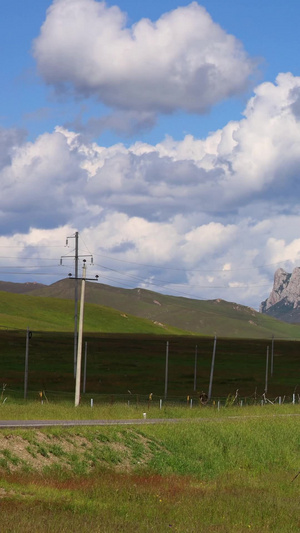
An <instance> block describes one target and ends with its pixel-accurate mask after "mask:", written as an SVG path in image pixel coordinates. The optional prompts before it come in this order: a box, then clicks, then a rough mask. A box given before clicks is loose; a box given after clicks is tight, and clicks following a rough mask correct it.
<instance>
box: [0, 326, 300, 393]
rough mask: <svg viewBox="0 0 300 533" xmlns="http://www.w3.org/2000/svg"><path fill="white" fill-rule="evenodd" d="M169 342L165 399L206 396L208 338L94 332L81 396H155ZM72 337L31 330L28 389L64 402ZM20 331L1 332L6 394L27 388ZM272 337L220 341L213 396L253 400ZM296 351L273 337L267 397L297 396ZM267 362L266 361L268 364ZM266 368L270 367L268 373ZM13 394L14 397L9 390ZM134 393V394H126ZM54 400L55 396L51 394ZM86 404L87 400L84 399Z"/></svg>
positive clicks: (69, 387)
mask: <svg viewBox="0 0 300 533" xmlns="http://www.w3.org/2000/svg"><path fill="white" fill-rule="evenodd" d="M167 339H168V342H169V371H168V391H167V392H168V397H169V398H171V397H174V396H176V397H181V398H183V399H184V398H186V397H187V396H190V397H191V398H192V397H195V395H196V397H198V392H199V391H201V390H204V391H207V390H208V386H209V380H210V371H211V359H212V351H213V342H214V341H213V338H212V337H195V336H180V335H176V336H172V335H169V336H167V337H166V336H165V335H163V336H159V335H141V334H140V335H128V334H127V335H122V334H110V335H108V334H107V335H99V334H91V333H87V334H85V335H84V343H85V342H86V343H87V380H86V396H87V398H88V399H89V398H90V397H91V396H93V397H94V398H96V396H97V395H99V396H101V395H106V396H107V395H109V396H110V397H111V399H112V401H113V396H114V395H124V397H125V396H126V395H127V396H128V398H127V399H128V401H129V400H130V401H134V402H136V401H137V396H140V395H141V396H145V397H148V395H149V394H150V393H153V398H154V399H155V400H157V401H159V397H162V396H163V395H164V391H165V360H166V342H167ZM73 341H74V339H73V334H72V333H62V332H61V333H60V332H33V336H32V338H31V339H30V343H29V375H28V390H29V393H30V394H31V392H30V391H32V394H33V396H30V397H37V395H38V391H41V390H45V391H48V392H49V399H50V398H51V391H52V392H53V394H54V395H55V394H56V395H59V394H60V395H61V398H62V399H63V398H64V399H66V398H67V397H68V395H71V394H72V393H73V391H74V375H73V359H74V353H73ZM25 344H26V332H25V331H21V332H20V331H12V330H6V331H1V332H0V387H1V386H2V383H5V384H6V385H7V388H6V392H5V395H6V396H8V397H9V398H10V396H11V395H12V396H13V395H14V394H15V397H16V395H18V394H19V395H21V396H22V393H23V392H22V391H23V387H24V360H25ZM196 345H197V376H196V378H197V380H196V393H195V391H194V366H195V350H196ZM268 346H269V349H270V359H271V339H265V340H260V339H250V340H245V339H229V338H220V339H218V340H217V348H216V359H215V371H214V380H213V387H212V396H213V397H215V398H221V397H222V398H226V397H227V396H228V395H234V394H235V392H236V389H239V395H240V397H241V398H245V397H249V398H250V397H251V398H254V395H255V394H256V395H257V399H259V398H261V395H262V394H263V391H264V388H265V375H266V352H267V347H268ZM299 362H300V353H299V342H298V341H282V340H277V339H276V338H275V342H274V357H273V375H271V373H270V371H269V377H268V395H269V397H270V398H273V399H274V398H275V397H278V396H282V397H284V396H291V395H292V394H293V393H294V392H296V394H298V393H299V392H300V391H299V385H300V383H299V382H300V374H299V371H300V365H299ZM270 363H271V360H270ZM269 370H270V368H269ZM0 390H1V389H0ZM9 390H11V391H15V392H14V393H13V392H11V393H10V392H9ZM128 391H130V392H131V394H129V393H128ZM56 399H58V396H56ZM83 399H84V398H83Z"/></svg>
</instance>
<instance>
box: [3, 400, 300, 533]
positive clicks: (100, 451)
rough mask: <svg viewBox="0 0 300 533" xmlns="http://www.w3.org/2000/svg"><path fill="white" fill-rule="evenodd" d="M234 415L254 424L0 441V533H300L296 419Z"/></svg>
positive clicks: (6, 435) (92, 431)
mask: <svg viewBox="0 0 300 533" xmlns="http://www.w3.org/2000/svg"><path fill="white" fill-rule="evenodd" d="M280 412H281V413H282V414H283V413H284V412H285V410H284V409H283V410H282V411H280ZM238 413H239V414H240V413H247V414H249V415H254V416H253V417H250V418H245V419H242V420H241V419H240V418H238V419H231V420H229V419H226V418H224V419H223V420H221V421H220V420H219V421H215V420H214V419H213V418H214V417H212V419H211V420H210V421H209V422H203V423H201V424H199V422H198V421H194V422H191V421H182V422H181V423H179V424H176V425H170V424H161V425H158V426H155V425H144V426H142V427H141V426H134V425H133V426H128V427H118V426H115V427H102V428H101V427H99V428H74V429H72V428H62V429H60V428H52V429H50V428H49V429H46V430H42V431H35V430H28V429H27V430H17V431H16V430H14V431H10V430H5V431H2V432H1V433H0V467H1V480H0V495H1V528H2V529H1V530H3V531H15V532H19V531H20V532H21V531H22V533H24V532H25V533H26V532H28V533H29V531H33V530H35V529H36V528H37V524H38V530H39V531H41V532H42V533H43V532H46V531H47V532H49V531H53V532H54V531H60V532H61V533H63V532H69V531H81V532H83V533H85V532H86V533H87V532H90V531H94V532H96V533H97V532H99V533H100V532H101V533H115V532H116V531H136V532H140V533H146V532H149V531H155V532H157V533H160V532H161V533H162V532H165V531H170V530H171V531H177V532H180V533H186V532H187V531H189V533H206V532H208V531H215V532H219V533H228V532H239V533H244V532H246V531H254V532H255V533H267V532H270V531H272V532H273V533H277V532H278V533H279V532H280V533H294V532H295V531H299V525H300V524H299V504H298V500H299V498H298V494H299V478H296V479H295V480H294V481H293V482H291V481H292V480H293V478H294V477H295V475H296V474H297V472H298V471H299V442H298V441H299V439H298V435H299V421H298V420H299V419H298V417H288V416H287V417H282V416H280V415H279V416H276V415H278V414H279V410H278V408H277V410H274V409H273V408H272V407H271V408H270V409H269V407H268V406H266V407H265V408H262V409H261V410H260V413H258V409H256V410H255V411H252V410H251V411H249V410H246V411H245V410H244V409H240V410H239V411H238V410H236V412H235V413H232V414H238ZM297 413H298V414H299V407H298V406H294V414H297ZM264 415H267V416H266V417H265V416H264ZM268 415H270V416H268ZM274 415H275V416H274ZM175 416H176V415H175Z"/></svg>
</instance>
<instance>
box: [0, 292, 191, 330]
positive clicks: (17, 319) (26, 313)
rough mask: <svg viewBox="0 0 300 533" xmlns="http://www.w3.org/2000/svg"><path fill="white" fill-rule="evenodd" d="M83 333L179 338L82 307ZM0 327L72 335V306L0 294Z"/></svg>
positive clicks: (127, 317) (156, 327)
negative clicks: (60, 332)
mask: <svg viewBox="0 0 300 533" xmlns="http://www.w3.org/2000/svg"><path fill="white" fill-rule="evenodd" d="M84 311H85V312H84V329H85V331H89V332H95V333H96V332H97V333H98V332H99V333H150V334H159V335H162V334H164V333H166V334H173V335H176V334H180V333H181V334H182V333H184V332H183V331H181V330H179V329H177V328H174V327H172V326H170V327H168V326H159V325H157V324H154V323H153V322H151V321H150V320H146V319H143V318H137V317H134V316H131V315H128V314H125V313H121V312H120V311H117V310H115V309H109V308H106V307H103V306H100V305H95V304H88V303H87V304H86V305H85V310H84ZM0 327H1V328H4V329H5V328H12V329H26V328H27V327H29V328H30V329H32V330H36V331H58V332H59V331H66V332H68V331H70V332H71V331H73V330H74V303H73V302H72V301H71V300H66V299H60V298H49V297H37V296H30V295H24V294H12V293H7V292H0Z"/></svg>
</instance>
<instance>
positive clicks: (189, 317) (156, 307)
mask: <svg viewBox="0 0 300 533" xmlns="http://www.w3.org/2000/svg"><path fill="white" fill-rule="evenodd" d="M31 294H34V295H37V296H43V297H46V296H47V297H52V298H53V297H56V298H61V299H62V300H63V299H73V298H74V282H73V281H72V280H61V281H59V282H57V283H54V284H53V285H51V286H49V287H43V288H39V289H37V290H36V291H33V292H32V293H31ZM86 302H90V303H93V304H97V305H101V306H107V307H109V308H113V309H117V310H119V311H120V312H122V313H126V314H127V313H128V314H131V315H134V316H138V317H140V318H145V319H148V320H151V321H153V322H155V321H156V322H159V323H161V324H164V325H166V324H167V325H168V326H171V327H174V328H179V329H181V331H183V330H185V331H186V332H193V333H196V334H202V335H214V334H216V335H218V336H222V337H224V336H227V337H242V338H269V337H270V336H271V335H272V334H274V335H275V336H276V337H277V338H279V337H281V338H296V339H298V338H300V327H299V326H295V325H291V324H286V323H284V322H280V321H278V320H276V319H273V318H271V317H269V316H266V315H263V314H261V313H257V312H256V311H254V310H253V309H251V308H249V307H245V306H242V305H238V304H235V303H231V302H225V301H223V300H212V301H201V300H194V299H190V298H181V297H175V296H167V295H162V294H158V293H155V292H151V291H147V290H143V289H133V290H128V289H121V288H116V287H110V286H108V285H101V284H99V285H98V284H96V283H87V286H86ZM86 327H87V328H89V323H88V322H87V324H86ZM91 331H94V329H91ZM114 331H116V330H114ZM121 331H124V328H122V330H121ZM130 331H132V330H130ZM139 331H141V329H140V330H139Z"/></svg>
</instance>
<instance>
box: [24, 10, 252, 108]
mask: <svg viewBox="0 0 300 533" xmlns="http://www.w3.org/2000/svg"><path fill="white" fill-rule="evenodd" d="M126 22H127V20H126V15H125V13H123V12H121V10H120V9H119V8H118V7H117V6H114V7H108V6H107V5H106V4H105V2H98V1H96V0H54V2H53V4H52V5H51V7H50V8H49V9H48V11H47V17H46V20H45V22H44V24H43V26H42V28H41V32H40V35H39V37H38V38H37V39H36V40H35V42H34V46H33V53H34V56H35V58H36V61H37V66H38V70H39V73H40V75H41V76H42V77H43V79H44V81H45V82H46V83H47V84H49V85H52V86H54V87H55V89H56V90H57V91H71V93H75V94H76V95H79V96H83V97H88V96H93V97H96V98H97V99H98V100H100V101H102V102H104V103H105V104H106V105H108V106H111V107H113V108H118V109H121V110H138V111H143V112H149V111H150V112H163V113H170V112H173V111H175V110H178V109H183V110H185V111H188V112H195V113H204V112H206V111H207V110H208V109H209V108H210V107H211V106H212V105H214V104H215V103H216V102H219V101H220V100H223V99H224V98H228V97H231V96H233V95H238V94H240V93H241V92H243V91H244V90H245V88H246V87H247V85H248V81H249V76H250V75H251V73H253V69H254V63H253V61H252V60H251V59H250V58H249V57H248V56H247V54H246V52H245V51H244V49H243V47H242V45H241V43H240V42H239V41H238V40H237V39H236V38H235V37H234V36H232V35H228V34H227V33H226V32H225V31H224V30H223V29H222V28H221V27H220V26H219V25H218V24H216V23H214V22H213V20H212V19H211V17H210V15H209V14H208V13H207V11H206V10H205V9H204V8H203V7H201V6H200V5H198V4H197V2H192V3H191V4H190V5H188V6H186V7H179V8H177V9H175V10H174V11H171V12H168V13H165V14H164V15H163V16H161V18H160V19H159V20H157V21H156V22H151V21H150V20H148V19H142V20H140V21H139V22H137V23H136V24H134V25H133V26H132V27H130V28H129V27H127V26H126Z"/></svg>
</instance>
